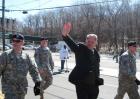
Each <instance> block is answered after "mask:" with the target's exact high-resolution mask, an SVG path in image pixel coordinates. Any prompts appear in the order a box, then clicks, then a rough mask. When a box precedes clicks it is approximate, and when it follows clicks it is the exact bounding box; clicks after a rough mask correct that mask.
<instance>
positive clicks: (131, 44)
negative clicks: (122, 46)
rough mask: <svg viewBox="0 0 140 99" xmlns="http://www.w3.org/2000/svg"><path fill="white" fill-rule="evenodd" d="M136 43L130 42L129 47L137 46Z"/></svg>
mask: <svg viewBox="0 0 140 99" xmlns="http://www.w3.org/2000/svg"><path fill="white" fill-rule="evenodd" d="M136 44H137V43H136V41H129V42H128V46H136Z"/></svg>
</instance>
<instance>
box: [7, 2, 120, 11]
mask: <svg viewBox="0 0 140 99" xmlns="http://www.w3.org/2000/svg"><path fill="white" fill-rule="evenodd" d="M117 1H121V0H115V1H114V0H112V1H102V2H94V3H86V4H77V5H70V6H59V7H51V8H38V9H24V10H23V9H18V10H10V9H9V11H35V10H47V9H60V8H70V7H76V6H82V5H93V4H100V3H109V2H117Z"/></svg>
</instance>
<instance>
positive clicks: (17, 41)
mask: <svg viewBox="0 0 140 99" xmlns="http://www.w3.org/2000/svg"><path fill="white" fill-rule="evenodd" d="M13 42H16V43H19V42H21V40H13Z"/></svg>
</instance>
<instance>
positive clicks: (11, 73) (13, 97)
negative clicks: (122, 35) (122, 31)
mask: <svg viewBox="0 0 140 99" xmlns="http://www.w3.org/2000/svg"><path fill="white" fill-rule="evenodd" d="M71 29H72V24H71V23H66V24H64V27H63V29H62V38H63V40H64V41H65V42H66V44H67V46H69V48H70V49H71V50H72V51H73V52H74V54H75V60H76V66H75V67H74V69H73V70H72V71H71V72H70V74H69V78H68V80H69V82H70V83H72V84H74V85H75V88H76V94H77V99H97V97H98V95H99V86H100V85H104V79H103V78H101V77H100V55H99V53H98V51H97V49H96V46H97V42H98V37H97V35H96V34H88V35H87V36H86V40H85V43H75V42H74V40H73V39H72V38H71V36H70V31H71ZM12 44H13V48H12V49H11V50H8V51H5V52H3V53H2V54H1V55H0V76H1V82H2V83H1V84H2V93H3V94H4V95H5V98H4V99H25V95H26V94H27V88H28V81H27V74H28V72H29V73H30V75H31V77H32V79H33V82H34V83H35V86H34V94H35V95H40V99H45V97H44V95H43V93H44V90H46V89H47V88H48V87H49V86H50V85H51V84H52V83H53V69H54V60H53V58H52V53H51V51H50V49H49V48H48V39H47V38H45V37H41V38H40V46H39V47H38V48H37V49H36V50H35V53H34V58H35V61H33V60H32V59H31V57H30V55H28V54H25V53H23V51H22V46H23V45H24V36H23V35H21V34H14V35H13V36H12ZM67 46H66V45H64V46H63V47H62V48H61V50H60V60H61V69H60V72H63V70H64V64H65V62H66V61H67V59H69V52H68V49H67ZM136 47H137V44H136V42H135V41H130V42H128V50H127V51H125V52H124V53H122V54H121V55H120V59H119V78H118V81H119V86H118V91H117V95H116V96H115V98H114V99H123V96H124V94H125V93H127V94H128V96H129V98H130V99H140V96H139V93H138V85H139V84H140V81H139V80H138V79H137V78H136V58H135V52H136Z"/></svg>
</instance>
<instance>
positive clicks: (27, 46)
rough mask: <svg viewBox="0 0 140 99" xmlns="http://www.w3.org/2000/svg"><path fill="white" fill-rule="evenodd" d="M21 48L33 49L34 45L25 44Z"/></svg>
mask: <svg viewBox="0 0 140 99" xmlns="http://www.w3.org/2000/svg"><path fill="white" fill-rule="evenodd" d="M22 49H23V50H33V49H34V46H33V45H25V46H23V48H22Z"/></svg>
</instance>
